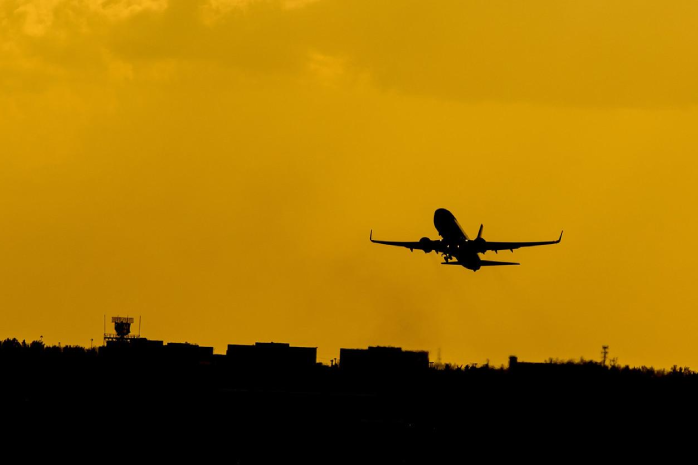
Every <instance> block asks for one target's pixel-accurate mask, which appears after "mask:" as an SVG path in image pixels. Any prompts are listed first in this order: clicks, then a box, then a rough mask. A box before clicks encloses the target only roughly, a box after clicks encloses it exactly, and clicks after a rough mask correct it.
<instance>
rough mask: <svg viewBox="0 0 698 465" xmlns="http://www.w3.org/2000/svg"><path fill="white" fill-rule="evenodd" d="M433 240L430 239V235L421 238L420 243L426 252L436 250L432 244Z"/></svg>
mask: <svg viewBox="0 0 698 465" xmlns="http://www.w3.org/2000/svg"><path fill="white" fill-rule="evenodd" d="M432 242H433V241H432V240H431V239H429V238H428V237H423V238H421V239H420V240H419V243H420V244H421V245H422V247H424V253H429V252H433V251H434V246H433V244H432Z"/></svg>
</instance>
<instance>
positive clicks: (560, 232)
mask: <svg viewBox="0 0 698 465" xmlns="http://www.w3.org/2000/svg"><path fill="white" fill-rule="evenodd" d="M563 232H565V231H560V238H559V239H558V240H557V242H560V241H561V240H562V233H563Z"/></svg>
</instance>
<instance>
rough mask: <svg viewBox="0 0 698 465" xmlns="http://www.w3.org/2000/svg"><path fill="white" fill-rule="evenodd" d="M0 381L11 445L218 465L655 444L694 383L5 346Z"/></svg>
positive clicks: (573, 369) (687, 407)
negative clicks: (610, 435)
mask: <svg viewBox="0 0 698 465" xmlns="http://www.w3.org/2000/svg"><path fill="white" fill-rule="evenodd" d="M0 376H1V377H0V394H1V395H2V402H3V413H4V416H3V420H4V422H5V424H6V425H7V424H11V425H16V426H17V431H22V432H23V437H24V439H27V438H35V439H36V440H37V441H46V440H49V439H51V438H60V439H61V440H65V439H66V435H68V436H70V438H71V440H73V439H76V438H78V437H79V441H80V442H81V443H83V444H84V445H85V444H88V445H89V447H90V449H89V450H92V449H91V448H92V447H94V448H97V449H101V450H104V449H105V448H107V449H108V448H110V447H113V441H114V438H115V437H123V438H128V443H129V444H131V445H132V447H134V448H135V450H136V451H137V452H138V453H139V454H155V455H157V456H158V457H160V458H165V457H169V458H180V457H183V456H184V454H186V455H189V456H191V457H196V458H198V459H202V458H209V459H211V460H213V459H214V458H217V457H220V456H221V455H220V454H224V456H225V457H226V462H230V463H278V461H280V460H281V461H289V460H291V461H300V462H305V463H308V462H316V463H320V462H321V463H425V462H426V463H452V461H451V460H452V458H453V457H454V454H456V456H458V454H468V451H469V450H471V449H474V448H487V450H488V451H489V452H488V453H489V454H495V455H496V456H497V457H500V458H501V457H503V455H502V454H514V455H516V454H519V453H521V452H522V451H525V450H531V449H530V448H531V447H533V448H534V449H536V450H538V449H537V448H539V447H541V445H542V444H547V446H545V447H543V449H544V450H548V451H551V450H553V449H555V450H566V448H568V447H573V446H574V447H578V442H579V441H586V442H588V444H587V445H586V446H585V447H584V448H583V449H580V452H579V453H583V452H582V451H583V450H586V451H589V450H592V449H593V445H594V444H596V443H595V442H593V441H592V442H589V438H592V437H593V436H594V435H596V434H597V433H598V434H601V433H600V431H602V430H606V431H608V429H609V428H610V429H611V430H612V431H617V432H620V431H622V432H623V434H624V435H625V434H627V435H630V436H629V437H632V438H634V440H636V441H637V440H640V439H641V438H645V437H647V438H649V436H652V437H653V438H654V439H653V440H656V436H653V435H655V434H656V432H657V431H658V430H667V429H671V428H674V427H675V426H676V425H678V424H679V421H681V419H682V418H683V419H685V418H691V419H692V418H693V415H695V413H696V399H697V398H698V374H696V373H694V372H693V371H692V370H690V369H688V368H680V367H672V368H671V369H668V370H663V369H662V370H657V369H653V368H651V367H639V368H632V367H628V366H621V365H618V364H617V363H611V364H609V365H602V364H601V363H599V362H595V361H585V360H579V361H559V360H552V359H551V360H548V361H547V362H545V363H524V362H515V361H513V362H512V363H511V364H510V366H508V367H504V366H500V367H495V366H490V365H489V364H485V365H479V366H478V365H462V366H461V365H452V364H446V365H443V366H437V367H433V366H432V367H430V368H428V369H426V370H395V369H391V367H390V366H385V367H381V368H380V369H375V367H373V369H371V370H367V371H361V370H354V371H352V372H347V371H346V370H342V367H341V364H340V365H339V366H337V365H335V366H327V365H321V364H317V365H315V366H312V367H310V368H307V369H299V370H295V369H294V370H287V369H284V367H283V366H255V367H247V368H245V369H240V368H239V367H238V368H236V367H234V366H231V365H230V363H229V362H228V360H227V359H226V357H225V356H210V357H203V356H202V357H187V356H181V355H179V356H176V357H173V356H171V355H170V356H167V355H164V352H158V353H157V354H155V353H138V352H134V351H128V350H124V351H112V352H111V353H109V352H106V351H103V350H102V348H100V349H99V350H98V349H86V348H83V347H75V346H65V347H57V346H45V345H44V344H43V343H42V342H41V341H33V342H30V343H26V342H19V341H17V340H15V339H8V340H5V341H3V342H2V343H1V344H0ZM37 419H41V421H40V422H37ZM692 421H693V420H692ZM575 444H576V446H575ZM85 447H87V446H85ZM590 448H591V449H590ZM80 450H88V449H80ZM328 454H329V455H328ZM461 461H464V460H461ZM461 461H458V462H457V463H460V462H461Z"/></svg>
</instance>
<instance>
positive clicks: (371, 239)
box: [368, 229, 373, 242]
mask: <svg viewBox="0 0 698 465" xmlns="http://www.w3.org/2000/svg"><path fill="white" fill-rule="evenodd" d="M368 239H369V240H370V241H371V242H373V229H371V234H370V235H369V236H368Z"/></svg>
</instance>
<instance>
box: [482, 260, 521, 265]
mask: <svg viewBox="0 0 698 465" xmlns="http://www.w3.org/2000/svg"><path fill="white" fill-rule="evenodd" d="M503 265H520V263H514V262H493V261H490V260H480V266H503Z"/></svg>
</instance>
